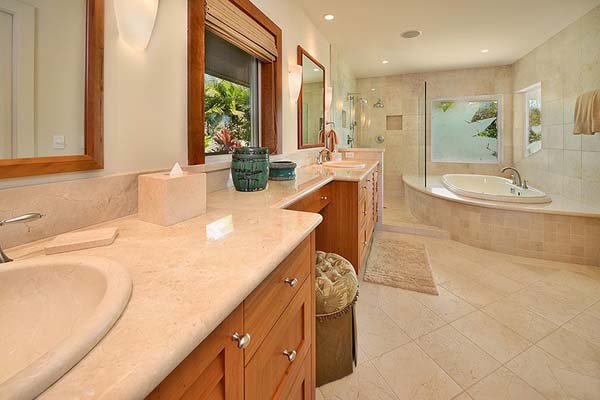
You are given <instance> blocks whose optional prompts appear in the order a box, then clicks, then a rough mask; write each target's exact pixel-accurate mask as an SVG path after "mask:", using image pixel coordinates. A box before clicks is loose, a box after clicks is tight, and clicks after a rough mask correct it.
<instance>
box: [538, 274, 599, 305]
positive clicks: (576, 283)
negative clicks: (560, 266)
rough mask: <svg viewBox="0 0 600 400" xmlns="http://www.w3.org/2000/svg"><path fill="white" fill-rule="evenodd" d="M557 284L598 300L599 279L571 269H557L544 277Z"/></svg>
mask: <svg viewBox="0 0 600 400" xmlns="http://www.w3.org/2000/svg"><path fill="white" fill-rule="evenodd" d="M545 280H546V281H548V282H554V283H557V284H559V285H565V286H568V287H570V288H571V289H573V290H576V291H578V292H580V293H582V294H584V295H586V296H588V297H591V298H593V299H594V300H596V301H598V300H600V280H596V279H592V278H590V277H588V276H586V275H583V274H579V273H576V272H571V271H559V272H556V273H554V274H552V275H550V276H549V277H548V278H546V279H545Z"/></svg>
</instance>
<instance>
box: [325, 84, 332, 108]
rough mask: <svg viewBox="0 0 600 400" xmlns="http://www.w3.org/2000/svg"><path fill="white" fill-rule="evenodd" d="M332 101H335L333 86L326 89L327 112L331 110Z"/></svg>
mask: <svg viewBox="0 0 600 400" xmlns="http://www.w3.org/2000/svg"><path fill="white" fill-rule="evenodd" d="M332 100H333V88H332V87H331V86H327V87H326V88H325V111H328V110H329V109H330V108H331V102H332Z"/></svg>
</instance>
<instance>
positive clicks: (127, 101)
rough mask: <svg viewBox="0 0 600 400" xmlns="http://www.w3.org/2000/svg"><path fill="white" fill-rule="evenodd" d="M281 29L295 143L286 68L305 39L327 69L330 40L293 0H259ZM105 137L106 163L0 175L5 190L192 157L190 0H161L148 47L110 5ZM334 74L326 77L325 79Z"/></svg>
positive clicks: (293, 146)
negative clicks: (126, 38)
mask: <svg viewBox="0 0 600 400" xmlns="http://www.w3.org/2000/svg"><path fill="white" fill-rule="evenodd" d="M253 2H254V4H255V5H256V6H258V7H259V8H260V9H262V10H263V11H264V12H265V14H267V15H268V16H269V17H270V18H271V19H273V20H274V21H275V22H276V23H277V24H278V25H279V26H280V27H281V28H282V29H283V49H282V50H283V71H282V73H283V129H282V130H283V138H282V143H281V149H282V150H283V152H286V153H289V152H293V151H296V150H297V142H298V141H297V125H296V122H297V121H296V118H297V116H296V103H295V102H294V101H292V100H291V99H290V96H289V89H288V80H287V71H288V66H289V65H290V64H295V63H296V62H297V53H296V47H297V46H298V45H301V46H302V47H304V48H305V49H306V50H307V51H308V52H309V53H310V54H311V55H314V56H315V57H316V58H317V59H318V60H319V61H320V62H321V63H322V64H323V65H324V66H325V68H326V70H327V74H326V75H327V76H329V65H330V63H329V43H328V42H327V41H326V40H325V38H324V37H323V36H322V35H321V34H320V33H319V32H318V31H317V29H316V28H315V27H314V25H313V24H312V23H311V22H310V21H309V19H308V17H307V16H306V15H305V14H304V11H303V10H302V6H301V4H300V3H299V2H297V1H294V0H278V1H272V0H254V1H253ZM105 10H106V21H105V53H104V57H105V63H104V108H105V109H104V138H105V142H104V143H105V151H104V153H105V169H104V170H101V171H93V172H86V173H71V174H58V175H48V176H43V177H31V178H19V179H3V180H0V189H1V188H7V187H15V186H23V185H30V184H37V183H47V182H57V181H64V180H73V179H81V178H89V177H96V176H102V175H108V174H114V173H123V172H130V171H144V170H156V169H163V168H169V167H170V166H172V165H173V163H175V162H177V161H178V162H180V163H182V164H186V162H187V139H186V135H187V2H186V1H163V2H161V3H160V6H159V10H158V18H157V21H156V26H155V29H154V33H153V36H152V40H151V41H150V44H149V46H148V48H147V49H146V51H145V52H137V51H135V50H132V49H130V48H129V47H127V46H126V45H125V44H124V43H123V42H122V41H121V40H120V39H119V37H118V32H117V26H116V21H115V15H114V10H113V6H112V2H111V1H107V2H106V5H105ZM327 79H329V78H327Z"/></svg>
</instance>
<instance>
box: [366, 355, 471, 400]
mask: <svg viewBox="0 0 600 400" xmlns="http://www.w3.org/2000/svg"><path fill="white" fill-rule="evenodd" d="M374 364H375V367H376V368H377V370H378V371H379V373H381V375H382V376H383V377H384V379H385V380H386V382H387V383H388V384H389V385H390V386H391V387H392V390H393V391H394V393H395V394H396V395H397V396H398V398H399V399H403V400H404V399H411V400H449V399H452V398H453V397H455V396H457V395H458V394H459V393H461V391H462V389H461V388H460V386H458V384H457V383H456V382H454V381H453V380H452V378H450V377H449V376H448V374H446V372H444V370H442V369H441V368H440V367H439V366H438V365H437V364H436V363H435V362H434V361H433V360H432V359H431V358H429V356H427V354H425V352H424V351H423V350H421V349H420V348H419V346H417V345H416V344H414V343H408V344H406V345H404V346H402V347H400V348H398V349H396V350H394V351H392V352H390V353H387V354H385V355H384V356H382V357H380V358H378V359H376V360H375V361H374Z"/></svg>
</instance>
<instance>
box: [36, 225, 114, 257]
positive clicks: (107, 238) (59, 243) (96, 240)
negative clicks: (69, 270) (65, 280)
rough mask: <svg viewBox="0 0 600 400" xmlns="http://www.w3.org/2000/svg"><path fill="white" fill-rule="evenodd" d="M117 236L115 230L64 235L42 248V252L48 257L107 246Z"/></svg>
mask: <svg viewBox="0 0 600 400" xmlns="http://www.w3.org/2000/svg"><path fill="white" fill-rule="evenodd" d="M117 234H118V230H117V228H103V229H92V230H88V231H80V232H70V233H65V234H62V235H58V236H57V237H55V238H54V240H53V241H52V242H50V243H48V244H47V245H46V247H44V250H45V252H46V254H48V255H50V254H58V253H66V252H69V251H77V250H84V249H91V248H93V247H100V246H108V245H110V244H112V243H113V242H114V241H115V238H116V237H117Z"/></svg>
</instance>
